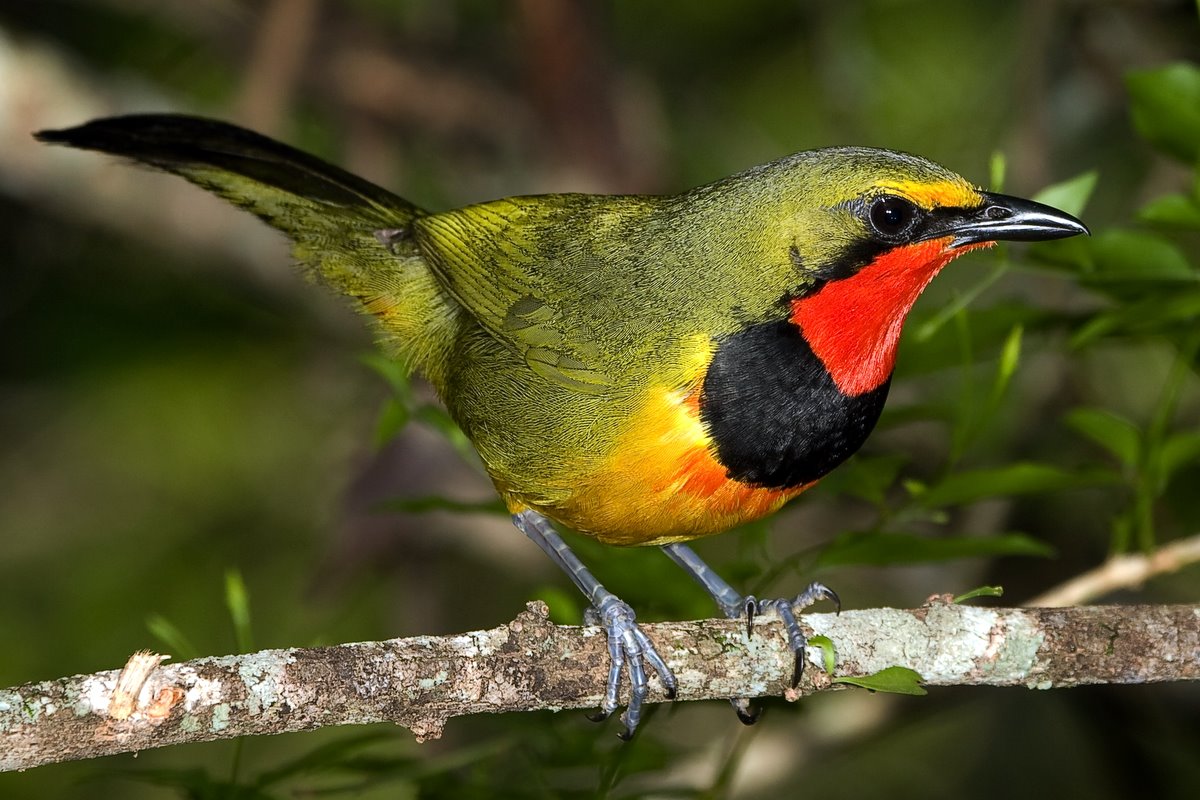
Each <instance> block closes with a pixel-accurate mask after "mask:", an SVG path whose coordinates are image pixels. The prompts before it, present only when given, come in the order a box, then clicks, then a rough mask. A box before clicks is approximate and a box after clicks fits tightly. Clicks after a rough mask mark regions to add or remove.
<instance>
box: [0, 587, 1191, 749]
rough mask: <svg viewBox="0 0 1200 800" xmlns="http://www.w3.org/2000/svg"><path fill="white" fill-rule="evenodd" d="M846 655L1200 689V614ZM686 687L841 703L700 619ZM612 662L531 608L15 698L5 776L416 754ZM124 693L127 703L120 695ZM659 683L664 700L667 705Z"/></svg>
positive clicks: (683, 693)
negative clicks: (410, 745)
mask: <svg viewBox="0 0 1200 800" xmlns="http://www.w3.org/2000/svg"><path fill="white" fill-rule="evenodd" d="M803 621H804V624H805V626H806V627H807V628H808V630H809V632H810V633H812V634H823V635H825V636H828V637H829V638H830V639H831V640H833V642H834V644H835V647H836V649H837V669H836V675H838V676H864V675H870V674H872V673H875V672H878V671H879V670H881V669H884V668H886V667H889V666H893V665H901V666H906V667H909V668H911V669H914V670H916V671H917V672H919V673H920V674H921V675H922V677H923V678H924V682H925V683H926V684H927V685H931V686H944V685H952V684H957V685H985V684H986V685H993V686H1026V687H1029V688H1037V689H1049V688H1053V687H1062V686H1075V685H1079V684H1088V683H1151V682H1159V681H1181V680H1198V679H1200V607H1196V606H1093V607H1084V608H1061V609H989V608H980V607H973V606H957V605H948V604H946V603H942V602H934V603H931V604H930V605H927V606H924V607H922V608H918V609H911V610H897V609H887V608H884V609H868V610H862V611H849V612H846V613H843V614H842V615H840V616H835V615H833V614H810V615H806V616H805V617H804V620H803ZM643 627H644V629H645V630H646V632H647V633H648V634H649V636H650V638H651V639H653V640H654V641H655V642H656V643H657V646H658V648H659V652H660V653H661V654H662V655H663V656H664V657H665V658H666V659H667V661H668V662H669V664H670V666H671V668H672V669H673V670H674V672H675V676H676V678H677V679H678V682H679V690H678V700H680V701H683V700H703V699H713V698H728V697H760V696H785V697H788V698H790V699H795V698H797V697H800V696H802V695H805V694H811V693H813V692H817V691H822V690H826V689H830V688H836V686H837V684H834V683H832V681H831V677H830V676H829V675H826V674H825V673H824V672H823V671H822V670H821V668H820V663H821V654H820V652H819V651H818V650H817V649H816V648H810V652H809V662H810V664H809V668H808V669H807V670H806V672H805V675H804V680H803V682H802V683H801V685H800V687H799V689H797V690H792V689H790V688H789V679H790V677H791V670H792V663H793V659H792V655H791V653H790V651H789V650H788V649H787V645H786V642H785V638H784V635H783V631H782V628H781V626H780V624H779V623H778V622H777V621H775V620H773V619H769V618H764V619H761V620H760V621H758V622H756V624H755V630H754V633H753V636H751V637H750V638H747V637H746V635H745V623H743V622H737V621H730V620H700V621H695V622H675V623H658V624H647V625H644V626H643ZM607 659H608V654H607V648H606V647H605V641H604V634H603V632H602V631H601V630H600V629H598V628H590V627H582V628H581V627H574V626H559V625H554V624H552V623H551V622H550V621H549V620H548V619H547V616H546V607H545V606H544V605H543V604H541V603H531V604H530V605H529V607H528V609H527V610H526V611H525V612H524V613H522V614H521V615H520V616H518V617H517V618H516V619H515V620H513V621H512V622H510V623H509V624H508V625H505V626H502V627H499V628H494V629H492V630H486V631H473V632H471V633H465V634H462V635H458V636H443V637H429V636H418V637H413V638H409V639H392V640H388V641H384V642H362V643H358V644H345V645H338V646H335V647H320V648H292V649H287V650H265V651H262V652H258V653H250V654H247V655H240V656H222V657H214V658H201V659H197V660H195V661H189V662H186V663H182V664H161V665H160V664H159V663H158V661H159V659H158V658H157V657H155V656H147V655H144V654H139V655H138V656H135V658H134V659H131V662H130V665H129V667H128V668H127V669H126V670H125V675H124V677H122V678H121V680H120V681H119V683H120V688H118V675H119V672H120V671H118V670H112V671H108V672H99V673H95V674H93V675H76V676H73V677H69V678H61V679H58V680H52V681H44V682H42V683H33V684H26V685H24V686H17V687H14V688H11V689H5V690H0V769H3V770H14V769H26V768H29V767H34V766H38V765H41V764H47V763H51V762H55V761H66V760H76V759H83V758H93V757H96V756H102V755H111V754H114V753H123V752H130V751H136V750H144V749H147V748H151V747H162V746H164V745H169V744H176V743H180V742H196V741H204V740H209V739H227V738H232V737H236V736H247V735H261V734H270V733H282V732H285V731H298V730H307V729H311V728H318V727H323V726H327V725H347V724H360V723H368V722H381V721H390V722H394V723H397V724H400V725H403V726H405V727H407V728H409V729H410V730H411V731H412V732H413V734H414V735H415V736H416V737H417V739H418V740H424V739H429V738H435V737H437V736H439V735H440V734H441V731H442V727H443V726H444V725H445V722H446V720H447V719H449V718H450V717H454V716H460V715H463V714H478V713H485V712H490V713H501V712H507V711H524V710H533V709H562V708H594V707H596V706H598V705H599V704H600V700H601V694H602V692H603V689H604V680H605V675H606V671H607ZM114 692H115V697H114ZM664 699H665V698H664V697H663V693H662V687H661V685H659V684H658V682H657V680H656V679H655V680H652V692H651V697H650V702H661V701H663V700H664Z"/></svg>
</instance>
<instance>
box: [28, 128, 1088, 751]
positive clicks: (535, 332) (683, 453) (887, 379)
mask: <svg viewBox="0 0 1200 800" xmlns="http://www.w3.org/2000/svg"><path fill="white" fill-rule="evenodd" d="M34 136H35V137H36V138H37V139H39V140H40V141H42V142H45V143H49V144H56V145H65V146H70V147H74V148H82V149H85V150H93V151H99V152H102V153H106V154H110V155H113V156H117V157H120V158H123V159H127V160H131V161H133V162H137V163H139V164H142V165H145V166H149V167H152V168H156V169H159V170H163V171H166V172H169V173H173V174H175V175H178V176H181V177H183V178H185V179H186V180H188V181H190V182H192V183H194V184H196V185H198V186H200V187H201V188H203V189H206V190H208V191H210V192H212V193H214V194H216V195H219V196H220V197H222V198H224V199H225V200H227V201H229V202H231V203H233V204H234V205H236V206H238V207H240V208H242V209H245V210H246V211H249V212H250V213H252V214H254V215H256V216H257V217H259V218H260V219H261V220H263V221H264V222H266V223H267V224H268V225H270V226H271V227H273V228H275V229H277V230H279V231H281V232H282V233H283V234H284V235H286V236H287V237H288V238H289V239H290V240H291V242H292V252H293V254H294V257H295V259H296V261H297V262H298V263H299V264H300V265H301V266H302V267H303V268H304V269H305V270H306V271H307V272H308V273H309V274H310V275H311V276H313V277H315V278H316V279H317V280H318V281H319V282H321V283H323V284H324V285H325V286H327V287H329V288H330V289H331V290H333V291H334V292H337V293H339V294H341V295H344V296H345V297H347V298H349V299H350V301H351V303H352V304H353V305H355V306H357V308H358V309H359V310H360V311H362V312H363V313H365V314H366V315H367V316H368V317H370V318H371V319H372V320H373V323H374V327H375V329H376V331H377V333H378V335H379V338H380V340H381V345H382V347H383V348H384V350H385V351H386V352H387V353H388V354H389V355H390V356H391V357H392V358H394V359H396V360H397V361H398V362H399V363H400V364H402V365H403V366H404V368H405V369H406V370H408V371H409V372H410V373H415V374H418V375H420V376H423V377H424V378H425V379H427V380H428V381H429V383H430V384H432V386H433V387H434V389H435V390H436V392H437V394H438V396H439V398H440V400H441V401H442V403H443V404H444V405H445V407H446V409H447V411H448V412H449V414H450V415H451V417H452V418H453V419H454V421H455V422H456V423H457V425H458V426H459V427H460V428H461V429H462V431H463V433H464V434H465V435H466V437H467V438H468V439H469V440H470V442H471V443H472V445H473V446H474V448H475V450H476V451H477V452H478V454H479V457H480V459H481V461H482V463H483V466H484V468H485V469H486V471H487V473H488V475H489V476H490V478H491V480H492V482H493V484H494V486H495V489H496V491H497V493H498V494H499V496H500V497H501V499H502V500H503V501H504V503H505V505H506V506H507V508H508V511H509V513H510V514H511V516H512V521H513V523H514V525H515V526H516V527H517V528H518V529H519V530H521V531H522V532H523V533H524V534H525V535H526V536H527V537H528V538H529V539H530V540H531V541H533V542H534V543H536V544H537V545H538V546H539V547H540V548H541V549H542V550H543V551H544V552H545V553H546V554H547V555H548V556H549V557H550V558H551V560H553V561H554V563H556V564H557V565H558V566H559V567H560V568H561V569H562V570H563V571H564V572H565V573H566V574H567V576H569V578H570V579H571V580H572V582H573V583H574V584H575V585H576V586H577V587H578V588H579V590H580V591H581V592H582V593H583V595H584V596H585V598H586V599H587V602H588V606H589V608H588V614H587V620H588V621H589V622H591V623H594V624H599V625H601V626H603V628H604V630H605V633H606V635H607V639H608V649H609V654H610V664H609V671H608V676H607V682H606V687H605V695H604V700H603V703H602V707H601V709H600V711H599V713H598V714H597V715H596V716H595V717H594V718H596V719H603V718H605V717H607V716H609V715H610V714H612V713H613V712H614V711H616V709H617V708H619V706H620V703H619V697H618V694H619V689H620V685H621V679H622V676H623V675H624V674H625V673H628V680H629V684H630V694H629V700H628V701H627V703H626V705H625V711H624V712H623V714H622V716H621V720H622V722H623V729H622V730H621V732H620V733H619V735H620V736H621V737H622V738H625V739H628V738H629V737H631V736H632V735H633V732H634V731H635V730H636V729H637V727H638V723H639V721H640V719H641V714H642V707H643V703H644V702H645V700H646V698H647V696H648V694H649V689H650V678H649V670H653V672H655V673H657V675H658V679H659V682H660V683H661V686H662V689H663V691H664V693H665V695H666V696H667V697H668V698H672V697H674V694H675V688H676V680H675V677H674V675H673V674H672V672H671V670H670V669H669V668H668V666H667V664H666V662H665V660H664V659H663V658H662V657H661V655H660V654H659V652H658V650H657V649H656V648H655V646H654V644H653V642H652V641H651V640H650V638H649V637H648V636H647V635H646V634H645V632H644V631H643V630H642V628H641V627H640V626H639V624H638V622H637V618H636V614H635V612H634V610H633V609H632V608H631V607H630V606H629V604H627V603H626V602H625V601H623V600H621V599H620V598H619V597H617V596H616V595H614V594H613V593H612V592H610V591H608V590H607V589H606V588H605V587H604V585H603V584H602V583H601V582H600V581H599V580H598V579H597V578H596V577H595V576H594V575H593V574H592V572H591V571H590V570H589V569H588V568H587V567H586V565H584V564H583V562H582V561H581V560H580V559H579V558H578V556H576V554H575V553H574V552H573V551H572V550H571V549H570V547H568V545H567V543H566V542H565V540H564V539H563V538H562V536H561V535H560V533H559V532H558V530H557V529H556V527H555V524H558V525H561V526H565V527H566V528H569V529H572V530H574V531H576V532H578V533H581V534H584V535H586V536H591V537H593V538H595V539H597V540H599V541H601V542H604V543H607V544H611V545H621V546H630V545H643V546H658V547H660V548H661V549H662V550H663V552H664V553H665V554H666V555H667V556H668V557H669V558H670V559H672V560H673V561H675V562H676V563H677V564H679V565H680V566H681V567H682V568H683V569H684V570H685V571H687V572H688V573H689V574H690V575H691V576H692V577H693V578H694V579H695V580H696V581H698V582H699V583H700V584H701V585H702V586H703V587H704V588H705V589H706V590H707V591H708V592H709V593H710V594H711V595H712V597H713V599H714V600H715V601H716V603H717V605H718V606H719V608H720V609H721V611H722V612H723V613H724V614H726V615H727V616H728V617H730V618H738V619H740V618H744V619H745V620H746V622H747V631H749V624H750V621H751V620H752V619H753V618H754V616H755V615H756V614H761V613H775V614H777V615H778V616H780V617H781V618H782V619H783V622H784V627H785V630H786V631H787V635H788V638H789V643H790V645H791V647H792V649H793V651H794V653H795V657H796V666H795V672H794V675H793V682H794V683H795V682H796V681H798V680H799V674H800V670H801V669H802V666H803V661H804V646H805V639H804V635H803V632H802V631H801V629H800V626H799V624H798V622H797V619H796V615H797V614H799V613H800V611H802V610H803V608H805V607H806V606H808V605H810V604H812V603H814V602H816V601H819V600H832V601H834V602H836V603H838V606H839V607H840V600H838V598H837V595H836V594H835V593H834V592H833V591H832V590H830V589H829V588H828V587H825V586H824V585H822V584H820V583H813V584H811V585H810V586H809V587H808V588H807V589H806V590H805V591H804V592H802V593H801V594H800V595H799V596H797V597H796V598H792V599H788V598H778V599H764V600H759V599H755V598H754V597H752V596H744V595H742V594H740V593H739V592H738V591H736V590H735V589H734V588H733V587H732V586H730V585H729V584H728V583H726V582H725V581H724V580H723V579H721V578H720V577H719V576H718V575H717V574H716V572H714V571H713V570H712V569H711V568H709V567H708V565H706V564H705V563H704V562H703V561H702V560H701V559H700V557H699V556H698V555H697V554H696V552H695V551H694V550H693V549H692V548H691V547H690V546H689V545H688V544H686V543H687V542H688V541H691V540H693V539H697V538H700V537H704V536H708V535H712V534H717V533H721V532H724V531H727V530H729V529H731V528H733V527H736V526H737V525H739V524H742V523H746V522H749V521H752V520H756V519H759V518H761V517H764V516H766V515H769V514H771V513H773V512H775V511H776V510H778V509H779V508H780V507H781V506H783V505H784V504H785V503H787V502H788V501H790V500H792V499H793V498H795V497H796V496H797V495H799V494H801V493H802V492H804V491H805V490H806V489H808V488H810V487H812V486H813V485H814V484H816V483H817V482H818V481H820V480H821V478H822V477H824V476H825V475H826V474H828V473H829V472H830V471H831V470H833V469H834V468H835V467H837V466H838V465H839V464H841V463H842V462H844V461H845V460H846V459H847V458H849V457H850V456H851V455H852V454H853V453H855V452H856V451H857V450H858V449H859V448H860V447H861V446H862V445H863V443H864V441H865V440H866V438H867V436H868V435H869V434H870V433H871V430H872V428H874V426H875V424H876V422H877V421H878V419H879V416H880V413H881V411H882V409H883V406H884V402H885V400H886V398H887V394H888V387H889V385H890V383H891V378H892V372H893V368H894V366H895V362H896V351H897V345H898V342H899V337H900V333H901V330H902V327H903V324H904V321H905V318H906V316H907V315H908V313H909V311H910V309H911V308H912V306H913V304H914V302H915V301H916V300H917V297H918V296H919V295H920V294H921V292H922V290H923V289H924V288H925V287H926V285H927V284H928V283H929V282H930V281H931V280H932V279H933V278H934V276H935V275H937V273H938V272H939V271H940V270H941V269H942V268H943V267H945V266H946V264H947V263H949V262H950V261H951V260H953V259H955V258H957V257H959V256H961V255H963V254H964V253H967V252H969V251H971V250H975V249H977V248H981V247H987V246H990V245H991V244H993V243H995V242H998V241H1006V240H1008V241H1039V240H1050V239H1058V238H1063V237H1069V236H1075V235H1078V234H1087V233H1088V229H1087V227H1086V226H1085V225H1084V224H1083V223H1082V222H1081V221H1080V220H1078V219H1076V218H1075V217H1074V216H1071V215H1070V214H1067V213H1065V212H1063V211H1060V210H1058V209H1055V208H1052V207H1050V206H1046V205H1043V204H1040V203H1037V202H1034V201H1031V200H1026V199H1022V198H1018V197H1011V196H1007V195H1002V194H998V193H993V192H989V191H984V190H983V189H981V188H979V187H977V186H975V185H973V184H971V183H970V182H968V181H967V180H966V179H965V178H963V177H961V176H959V175H958V174H956V173H954V172H952V171H950V170H948V169H946V168H944V167H942V166H940V165H938V164H936V163H934V162H932V161H929V160H927V159H925V158H921V157H918V156H915V155H910V154H906V153H900V152H896V151H892V150H884V149H876V148H865V147H832V148H824V149H818V150H809V151H804V152H799V153H795V154H792V155H788V156H786V157H783V158H780V159H778V160H776V161H772V162H770V163H767V164H763V165H761V166H756V167H753V168H750V169H747V170H745V171H743V172H740V173H737V174H735V175H732V176H730V177H727V178H723V179H720V180H717V181H715V182H712V183H709V184H706V185H703V186H700V187H697V188H693V189H689V190H686V191H683V192H681V193H678V194H674V195H590V194H545V195H535V196H518V197H506V198H503V199H498V200H491V201H488V202H481V203H477V204H474V205H468V206H465V207H462V208H456V209H452V210H448V211H441V212H430V211H427V210H425V209H423V208H420V207H418V206H417V205H414V204H413V203H411V202H409V201H407V200H404V199H402V198H400V197H399V196H397V195H395V194H393V193H392V192H390V191H388V190H386V189H383V188H381V187H379V186H377V185H375V184H373V183H371V182H369V181H366V180H364V179H362V178H359V177H357V176H355V175H353V174H351V173H349V172H346V171H344V170H342V169H340V168H339V167H336V166H334V165H331V164H329V163H327V162H325V161H323V160H321V159H319V158H317V157H315V156H313V155H310V154H308V153H305V152H303V151H301V150H298V149H295V148H293V147H291V146H289V145H286V144H283V143H281V142H278V141H275V140H273V139H271V138H268V137H266V136H263V135H260V134H258V133H255V132H252V131H250V130H247V129H244V128H241V127H238V126H235V125H232V124H229V123H225V122H221V121H217V120H212V119H206V118H202V117H194V116H187V115H177V114H134V115H128V116H117V117H108V118H102V119H96V120H93V121H90V122H87V123H85V124H82V125H80V126H78V127H73V128H69V129H63V130H45V131H40V132H37V133H35V134H34ZM733 703H734V708H735V710H737V711H738V715H739V717H741V718H742V720H743V721H744V722H752V721H753V719H754V718H755V712H753V711H752V710H751V709H750V706H749V704H748V701H746V700H745V699H742V698H734V699H733Z"/></svg>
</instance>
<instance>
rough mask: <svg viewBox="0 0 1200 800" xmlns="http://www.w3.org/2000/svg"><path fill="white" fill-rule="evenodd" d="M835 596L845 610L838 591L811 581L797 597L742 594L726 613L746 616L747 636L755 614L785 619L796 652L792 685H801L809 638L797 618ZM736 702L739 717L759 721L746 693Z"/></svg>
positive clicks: (757, 712)
mask: <svg viewBox="0 0 1200 800" xmlns="http://www.w3.org/2000/svg"><path fill="white" fill-rule="evenodd" d="M821 600H832V601H833V604H834V606H836V608H837V610H838V612H839V613H840V612H841V610H842V601H841V599H840V598H839V597H838V596H837V592H835V591H833V590H832V589H830V588H829V587H828V586H826V585H824V584H822V583H816V582H813V583H810V584H809V585H808V588H807V589H805V590H804V591H803V592H801V593H800V594H798V595H796V597H795V598H792V599H790V600H789V599H788V598H774V599H769V600H759V599H757V598H755V597H754V596H753V595H747V596H746V597H744V598H742V602H741V607H740V609H736V608H728V609H726V614H728V615H729V616H730V617H731V618H738V617H744V618H745V620H746V636H747V637H749V636H751V635H752V631H753V626H754V618H755V617H756V616H761V615H763V614H775V615H776V616H778V617H779V618H780V619H781V620H782V621H783V628H784V631H786V633H787V637H788V644H789V645H790V646H791V648H792V652H793V653H794V654H795V657H796V661H795V666H794V667H793V669H792V681H791V686H792V688H793V689H794V688H796V687H797V686H799V685H800V678H801V677H803V676H804V659H805V656H806V648H807V645H808V639H807V638H806V637H805V635H804V631H803V630H801V629H800V623H799V621H798V619H797V617H798V616H799V614H800V613H801V612H802V611H804V609H806V608H808V607H809V606H811V605H813V604H815V603H817V602H819V601H821ZM730 702H731V703H732V704H733V710H734V711H736V712H737V716H738V719H740V720H741V721H742V722H743V723H744V724H746V725H753V724H754V723H755V722H758V718H759V715H760V713H761V710H760V709H758V708H754V707H752V706H751V705H750V701H749V700H747V699H746V698H744V697H738V698H734V699H733V700H731V701H730Z"/></svg>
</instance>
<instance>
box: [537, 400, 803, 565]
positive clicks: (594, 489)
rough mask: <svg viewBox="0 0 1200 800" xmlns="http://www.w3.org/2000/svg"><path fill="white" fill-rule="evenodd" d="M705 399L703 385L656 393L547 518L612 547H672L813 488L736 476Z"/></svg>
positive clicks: (747, 518)
mask: <svg viewBox="0 0 1200 800" xmlns="http://www.w3.org/2000/svg"><path fill="white" fill-rule="evenodd" d="M699 397H700V388H699V381H697V383H696V385H694V386H692V387H690V388H688V389H684V390H670V389H665V388H656V389H653V390H651V391H650V392H648V394H647V401H646V403H645V404H644V406H643V407H642V409H641V411H640V412H639V413H638V414H637V415H636V417H635V419H634V420H633V422H632V424H631V425H630V426H629V427H627V428H626V430H625V432H624V433H623V435H622V436H621V438H620V440H619V442H618V443H617V445H616V447H615V448H613V450H612V453H613V455H612V456H611V457H610V459H609V461H608V463H607V465H606V466H605V467H604V468H603V469H601V470H599V471H598V472H596V473H594V474H593V475H591V476H589V477H588V478H585V479H584V480H583V481H581V482H580V485H579V486H578V488H577V490H576V491H575V492H574V493H573V494H572V496H571V498H570V499H568V500H567V501H566V502H565V503H562V504H560V505H559V506H558V507H557V508H556V509H553V510H551V509H544V511H545V513H547V514H549V515H550V516H553V517H561V518H563V519H569V520H571V522H572V525H573V526H574V527H575V528H576V529H577V530H579V531H580V532H583V533H589V534H591V535H592V536H594V537H595V538H597V539H599V540H600V541H602V542H606V543H608V544H617V545H631V544H637V545H645V544H669V543H671V542H677V541H684V540H687V539H693V538H695V537H697V536H706V535H708V534H713V533H720V532H721V531H725V530H728V529H729V528H731V527H733V526H735V525H740V524H742V523H744V522H750V521H752V520H755V519H758V518H759V517H762V516H765V515H767V514H770V513H771V512H773V511H775V510H777V509H778V508H779V507H780V506H782V505H783V504H784V503H786V502H787V501H788V500H791V499H792V498H793V497H795V496H796V495H798V494H800V493H801V492H802V491H804V490H805V489H806V488H808V485H805V486H796V487H792V488H789V489H769V488H763V487H758V486H751V485H748V484H745V483H741V482H740V481H736V480H733V479H731V478H729V477H728V475H727V473H726V470H725V468H724V467H722V466H721V464H720V463H719V462H718V461H717V460H716V459H715V458H714V457H713V454H712V450H711V440H710V439H709V436H708V434H707V433H706V432H705V430H704V426H703V424H702V423H701V421H700V409H699ZM809 485H811V484H809ZM647 531H661V532H662V533H659V534H658V535H657V536H649V537H648V536H647V533H646V532H647Z"/></svg>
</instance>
